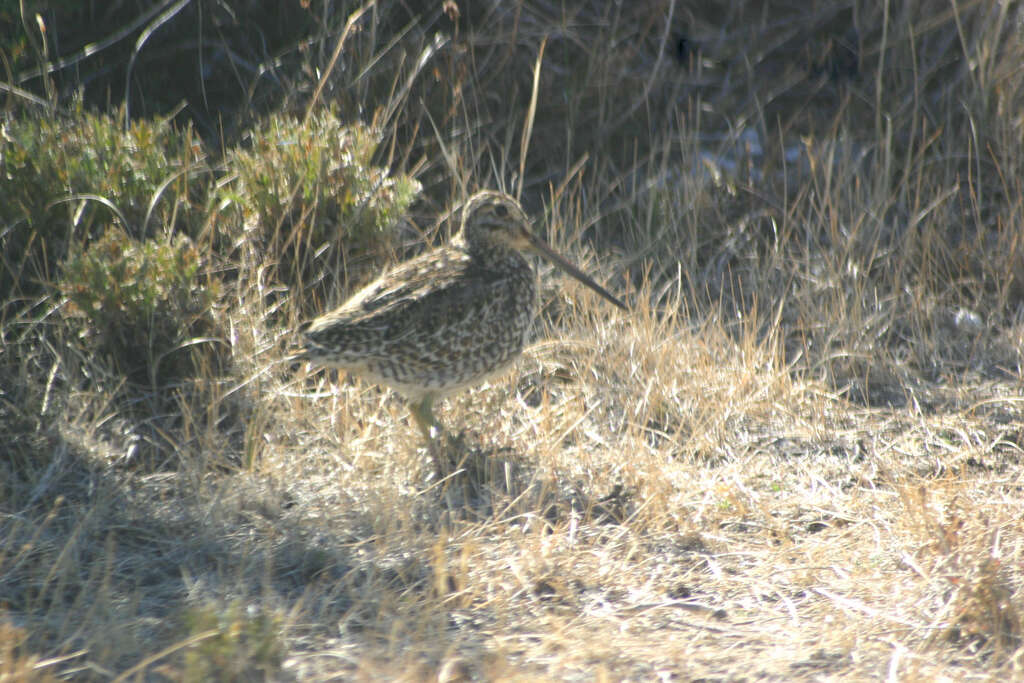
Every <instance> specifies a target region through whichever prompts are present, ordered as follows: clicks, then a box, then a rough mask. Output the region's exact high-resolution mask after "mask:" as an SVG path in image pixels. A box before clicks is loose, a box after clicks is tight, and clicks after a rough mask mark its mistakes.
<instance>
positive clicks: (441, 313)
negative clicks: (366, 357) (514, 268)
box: [303, 249, 493, 343]
mask: <svg viewBox="0 0 1024 683" xmlns="http://www.w3.org/2000/svg"><path fill="white" fill-rule="evenodd" d="M492 279H493V274H492V273H490V272H489V271H486V270H481V269H479V268H474V267H473V266H472V264H471V260H470V258H469V256H468V255H467V254H466V253H465V252H463V251H461V250H456V249H442V250H438V251H435V252H430V253H428V254H424V255H423V256H420V257H418V258H414V259H412V260H411V261H407V262H405V263H401V264H399V265H397V266H396V267H395V268H393V269H391V270H389V271H388V272H387V273H385V274H384V275H382V276H381V277H380V278H378V279H377V280H375V281H374V282H372V283H370V284H369V285H367V286H366V287H364V288H363V289H362V290H360V291H359V292H357V293H356V294H355V295H354V296H353V297H352V298H351V299H349V300H348V301H346V302H345V303H344V304H343V305H342V306H340V307H339V308H337V309H335V310H333V311H330V312H329V313H325V314H324V315H322V316H320V317H319V318H317V319H316V320H314V321H312V322H311V323H310V324H309V325H308V327H306V328H305V329H304V330H303V332H304V333H305V334H306V336H307V338H308V339H309V340H310V341H312V342H313V343H317V342H318V340H319V337H321V335H323V334H327V335H328V336H334V335H336V334H337V331H338V330H339V328H347V329H349V330H351V331H352V332H355V331H356V330H360V331H362V332H366V333H374V334H376V335H380V336H381V338H382V339H386V340H388V341H397V340H400V339H401V338H402V337H403V336H404V335H406V334H408V333H410V332H411V331H413V330H415V331H416V332H417V333H418V334H424V333H429V330H430V329H432V328H434V327H435V326H437V327H441V326H443V325H446V324H448V323H450V322H451V321H452V320H453V318H462V317H465V315H466V314H467V311H468V309H469V306H470V304H471V303H472V302H473V301H474V299H477V298H479V297H481V296H486V295H487V294H486V289H487V283H488V282H489V281H490V280H492Z"/></svg>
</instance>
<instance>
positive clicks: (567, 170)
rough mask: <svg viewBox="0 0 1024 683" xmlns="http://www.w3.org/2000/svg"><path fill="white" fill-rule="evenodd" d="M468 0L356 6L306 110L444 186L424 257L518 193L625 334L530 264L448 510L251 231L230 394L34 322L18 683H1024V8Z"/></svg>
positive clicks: (28, 359)
mask: <svg viewBox="0 0 1024 683" xmlns="http://www.w3.org/2000/svg"><path fill="white" fill-rule="evenodd" d="M328 4H330V3H328ZM467 4H468V3H459V6H460V9H461V10H462V12H463V16H462V17H461V18H460V19H459V23H458V29H457V30H456V28H455V25H454V24H453V23H452V22H451V20H450V19H449V18H448V17H447V16H445V15H444V14H442V13H441V11H440V9H438V7H436V6H435V5H439V3H427V5H428V6H425V7H424V8H423V14H422V15H420V16H419V19H418V23H412V24H410V23H409V22H408V17H403V16H401V15H400V14H398V12H399V11H398V10H394V13H393V14H389V13H388V12H386V11H385V10H383V9H377V8H374V9H371V10H370V11H369V12H368V13H367V14H366V15H365V16H364V18H363V19H362V22H363V23H362V24H360V26H361V30H359V31H356V32H354V33H353V34H352V35H351V36H350V40H351V41H352V42H351V43H350V44H349V45H347V52H345V54H347V55H348V57H347V59H351V60H352V61H353V62H354V63H353V64H349V65H348V67H347V68H346V70H345V73H344V74H340V73H339V74H334V75H333V78H335V79H337V80H336V81H335V80H329V81H328V82H327V83H328V85H327V88H326V89H325V90H324V95H323V96H322V97H323V98H325V99H326V98H329V97H330V98H332V101H335V99H336V101H337V102H340V103H341V105H340V106H341V108H342V113H344V111H345V107H348V106H350V105H352V106H354V103H350V102H349V101H348V100H354V101H355V102H356V103H358V104H359V106H361V107H362V111H364V112H370V113H372V112H376V114H375V115H373V118H375V119H376V121H375V122H376V124H377V130H379V131H380V133H381V135H383V140H384V144H383V145H382V146H381V148H380V151H379V154H378V156H381V157H385V158H383V159H381V161H380V163H382V164H384V165H388V166H391V167H392V168H393V169H395V170H396V171H401V172H410V173H412V174H414V175H415V176H416V177H417V179H419V180H420V181H421V182H422V183H423V186H424V188H425V196H424V201H422V202H421V203H420V204H419V205H417V206H416V207H415V208H414V210H413V212H412V214H411V219H410V223H409V225H408V226H406V228H407V229H406V230H405V232H403V233H402V235H403V236H404V237H406V238H408V242H409V243H412V244H418V243H420V242H421V240H420V237H419V235H418V234H416V233H415V232H414V231H411V230H409V229H408V228H409V227H410V226H411V227H417V226H418V230H419V232H420V233H422V234H425V235H426V236H427V238H428V239H435V238H436V239H443V235H444V233H445V232H446V230H447V229H448V226H447V225H446V224H445V223H444V222H443V221H439V220H436V216H437V215H438V214H439V212H440V211H441V210H442V209H443V207H445V206H449V205H451V204H452V203H453V202H454V201H455V199H456V198H457V197H459V196H460V194H461V189H460V188H461V187H462V186H463V185H465V186H467V187H470V188H472V187H476V186H496V185H505V186H508V187H512V188H513V189H516V190H521V191H522V194H523V201H524V203H525V204H526V205H527V206H528V207H529V208H530V209H531V211H532V212H533V213H534V214H535V215H537V216H538V217H542V219H543V220H542V221H540V222H539V225H540V226H542V230H544V231H545V232H546V234H547V236H548V237H549V238H550V240H551V241H552V243H554V244H555V245H556V247H557V248H558V249H559V250H560V251H562V252H563V253H567V254H569V255H571V256H572V258H573V259H574V260H576V261H578V262H580V263H582V264H583V266H584V269H585V270H587V271H588V272H590V273H593V274H595V276H596V279H598V280H599V281H602V282H604V283H607V284H608V286H609V289H611V290H613V291H616V292H617V293H619V294H621V295H622V296H623V297H624V298H628V300H629V301H630V302H631V303H632V310H631V311H629V312H628V313H624V312H621V311H617V310H615V309H613V308H612V307H610V306H607V305H605V304H604V303H603V302H602V301H601V300H600V299H598V298H597V297H596V296H594V295H593V294H592V293H591V292H589V290H587V289H585V288H583V287H581V286H578V285H576V284H575V283H574V282H571V281H567V280H565V279H563V278H558V277H555V275H554V274H553V273H551V272H549V271H547V270H543V277H542V282H543V286H544V293H545V295H544V311H543V316H542V319H541V320H540V321H539V322H538V325H537V333H536V339H535V343H534V344H533V346H532V347H531V348H530V350H529V351H528V352H527V353H526V354H525V356H524V358H523V360H522V361H521V362H520V363H519V365H518V366H517V368H516V370H515V372H514V373H512V374H510V375H509V376H507V377H505V378H502V379H500V380H498V381H495V382H492V383H491V384H490V385H488V386H484V387H479V388H477V389H474V390H472V391H468V392H466V393H465V394H463V395H460V396H457V397H455V398H453V399H451V400H449V401H447V402H445V403H444V404H443V405H441V406H440V407H439V410H438V415H439V417H440V419H441V420H442V421H443V422H444V423H445V424H446V425H449V426H451V430H452V436H451V439H450V442H449V447H451V448H453V449H457V451H458V453H460V454H461V455H462V456H464V459H465V460H464V467H465V472H464V474H463V475H461V476H459V477H457V478H455V479H453V480H452V481H450V482H447V484H446V485H442V484H439V483H438V482H435V481H433V480H432V478H431V475H430V460H429V458H428V457H427V455H426V452H425V450H424V448H423V444H422V443H421V442H420V439H419V436H418V433H417V431H416V429H415V428H414V427H413V426H412V425H410V424H409V423H408V419H407V411H406V408H405V406H404V405H403V404H402V402H401V401H400V400H399V399H398V398H397V397H395V396H394V395H392V394H390V393H389V392H387V391H386V390H382V389H380V388H377V387H373V386H369V385H366V384H363V383H361V382H359V381H357V380H353V379H350V378H346V377H338V376H335V375H334V374H326V373H323V372H320V373H308V372H307V371H306V370H303V369H296V368H291V367H288V366H287V364H286V363H284V362H282V359H283V358H284V356H285V355H286V350H287V347H288V345H289V343H290V342H291V329H293V326H294V324H295V323H297V322H298V321H299V320H300V319H301V318H302V317H303V316H305V315H308V312H309V311H308V309H309V308H310V306H311V302H313V303H315V304H316V305H320V304H321V303H322V304H323V305H327V301H326V299H328V298H330V297H332V296H333V297H335V298H338V297H341V296H344V293H345V291H346V289H345V286H344V285H343V286H342V287H341V291H338V292H337V293H336V294H325V285H326V284H328V283H331V282H334V279H333V275H334V273H333V272H332V273H330V274H327V275H324V276H322V277H321V278H320V279H316V278H312V279H311V280H310V281H303V279H302V278H303V277H305V276H304V275H297V276H296V281H294V282H290V283H289V284H290V285H291V288H290V289H287V288H284V287H283V286H282V285H281V282H280V281H279V280H275V279H274V278H273V275H272V272H273V267H272V266H273V265H274V264H273V263H271V259H273V258H274V255H273V254H264V253H261V252H260V250H259V249H257V248H256V247H255V246H254V244H253V243H247V242H245V241H244V234H246V233H244V232H235V233H231V232H230V229H223V228H218V229H221V230H223V231H224V234H229V233H230V234H232V235H234V237H232V240H234V241H233V242H232V243H231V248H230V249H229V250H227V251H223V252H220V253H219V256H218V258H219V259H220V260H216V259H215V260H212V261H211V262H210V264H209V268H210V269H211V271H213V270H216V271H217V273H218V276H221V275H223V277H222V279H223V281H224V295H223V298H222V299H221V300H220V301H219V302H218V304H217V306H216V307H215V308H214V310H212V311H211V314H210V315H211V316H212V319H213V320H214V323H213V325H214V326H215V329H217V330H219V331H220V332H219V334H220V338H219V340H218V341H217V343H218V344H220V345H222V346H224V347H226V348H229V349H230V362H229V363H227V364H226V367H219V366H218V367H213V366H212V365H207V366H204V365H202V363H199V364H198V365H197V367H198V370H196V372H195V376H194V377H193V378H192V380H191V381H189V382H181V383H178V384H175V385H173V386H165V387H161V388H159V391H158V390H157V389H156V388H142V389H139V388H134V389H132V388H130V387H129V389H125V387H124V380H123V378H120V377H119V376H117V375H116V373H114V372H113V371H112V370H111V369H110V368H111V367H117V365H116V364H114V365H110V364H104V363H103V362H101V361H102V359H97V358H90V357H89V355H88V352H87V350H85V349H84V348H83V347H82V346H81V340H82V336H81V335H78V334H76V332H75V330H74V329H73V328H70V327H68V326H67V324H66V321H65V320H64V319H63V318H61V316H60V314H59V311H60V310H61V308H62V306H65V305H66V302H64V301H63V300H62V299H61V296H60V293H59V292H60V290H59V287H53V288H52V289H48V290H44V292H43V293H42V294H38V293H37V294H35V295H33V296H32V297H29V296H27V295H24V296H21V295H18V294H17V293H12V294H11V296H10V297H9V299H8V300H7V301H5V302H4V307H3V308H2V309H0V310H2V313H0V334H2V338H3V342H4V345H3V347H0V380H2V384H0V433H3V434H4V439H5V442H6V443H5V446H6V448H7V451H8V456H7V457H6V458H3V459H2V462H0V511H2V517H0V530H2V531H0V680H48V679H67V678H76V679H84V680H108V679H115V680H208V679H216V680H258V679H266V680H337V679H355V680H368V679H393V680H434V679H437V680H448V681H454V680H520V679H530V680H536V679H548V680H562V679H572V680H621V679H630V680H654V679H666V680H692V679H701V680H749V679H752V678H765V679H769V680H838V679H861V680H864V679H881V678H886V679H888V680H894V681H895V680H901V681H914V680H999V679H1002V680H1006V679H1019V678H1022V677H1024V457H1022V445H1024V382H1022V381H1024V369H1022V368H1024V366H1022V351H1021V349H1022V348H1024V319H1022V310H1024V308H1022V301H1024V299H1022V295H1024V287H1022V280H1021V278H1022V277H1024V241H1022V239H1021V234H1022V233H1021V231H1020V225H1021V219H1022V210H1024V188H1022V186H1021V180H1020V178H1021V177H1024V174H1022V172H1021V171H1022V169H1024V134H1022V126H1024V120H1022V119H1021V117H1020V114H1019V112H1020V111H1022V110H1024V72H1022V70H1021V67H1020V64H1022V63H1024V43H1022V42H1021V39H1020V35H1019V30H1018V29H1019V26H1020V22H1021V21H1022V20H1024V17H1022V16H1021V15H1020V10H1019V8H1016V7H1015V6H1011V5H999V4H996V3H985V2H968V3H958V4H948V3H942V2H934V3H931V2H926V3H920V5H922V6H921V7H918V8H916V9H913V10H911V9H899V10H896V9H893V10H892V11H891V12H890V13H889V14H888V15H887V16H886V15H885V14H884V9H883V8H884V7H887V6H888V5H887V4H885V3H868V2H836V3H817V4H815V5H814V6H813V7H812V9H810V10H808V9H807V8H806V7H805V5H804V4H803V3H793V4H792V6H791V5H790V4H789V3H776V4H775V5H773V6H772V9H771V11H764V10H763V8H762V3H735V2H733V3H721V6H712V5H709V6H708V7H709V9H708V11H707V14H706V15H701V14H699V13H696V12H695V11H694V10H692V9H690V8H688V7H683V6H682V5H681V4H680V3H675V2H671V1H665V2H652V3H639V4H637V5H630V4H629V3H621V4H616V3H590V4H588V3H576V4H573V5H572V7H570V8H568V9H566V7H565V5H564V3H562V4H559V3H545V2H543V1H542V0H530V1H529V2H521V3H504V4H502V5H500V6H499V7H498V8H496V9H485V8H483V7H482V5H483V3H481V4H480V5H476V4H474V6H473V7H472V8H470V7H468V6H466V5H467ZM895 4H896V3H893V5H895ZM605 5H607V6H608V7H605ZM331 6H332V7H333V5H331ZM335 9H337V8H335ZM713 10H717V14H716V11H713ZM616 12H618V13H619V14H616ZM669 15H671V16H672V17H673V19H672V23H671V24H668V25H666V23H665V18H666V17H667V16H669ZM323 16H328V14H327V13H326V12H325V13H324V15H323ZM343 23H344V22H343V21H341V23H340V24H339V32H340V25H343ZM483 26H486V27H487V30H486V31H484V30H482V29H481V27H483ZM403 27H404V28H407V29H408V30H404V29H403ZM409 27H411V28H409ZM474 27H475V28H474ZM854 27H855V28H856V30H854ZM400 29H403V30H400ZM442 29H444V30H448V31H449V32H450V34H451V35H452V36H453V38H452V41H451V43H450V44H446V45H443V46H439V47H437V50H436V52H430V53H429V54H427V53H424V52H422V50H423V49H424V47H425V46H427V45H430V44H431V40H432V38H431V36H432V33H433V31H434V30H442ZM339 32H335V33H331V34H330V36H331V37H330V38H326V39H324V42H323V43H317V49H319V50H320V53H321V54H320V57H319V58H318V57H317V56H316V50H313V49H311V50H310V52H309V56H308V59H311V60H315V59H321V60H322V61H321V62H318V63H317V66H318V67H319V68H321V69H326V64H327V61H328V56H329V54H330V53H331V51H332V50H333V47H334V42H333V40H336V39H337V35H339ZM684 33H685V35H686V37H687V40H686V42H685V45H684V44H683V43H681V42H680V38H681V37H682V36H683V35H684ZM545 37H547V43H546V47H545V56H544V61H543V62H542V65H541V70H540V73H541V75H542V76H541V80H540V82H539V103H538V107H537V115H536V120H535V122H534V134H533V137H532V142H531V143H530V146H529V149H528V154H527V162H526V163H525V164H524V166H523V175H522V176H519V175H518V173H519V169H520V167H519V160H520V158H521V157H520V154H521V149H520V140H521V130H522V125H523V121H524V118H525V112H526V110H527V106H528V104H529V93H530V89H531V86H532V83H531V79H532V73H533V67H534V64H535V60H536V59H537V54H538V51H539V46H540V44H541V41H542V40H543V39H544V38H545ZM399 48H401V49H399ZM403 51H404V52H403ZM304 54H305V53H304ZM402 54H404V55H405V57H404V58H403V57H402ZM424 54H427V57H426V61H425V62H423V63H416V62H415V60H413V59H412V58H411V57H410V55H424ZM423 64H426V65H427V66H425V67H424V66H423ZM360 65H361V66H362V67H365V68H357V67H358V66H360ZM309 73H318V72H314V71H313V70H309ZM292 77H293V78H299V76H297V75H296V74H292ZM307 78H309V79H310V81H309V83H304V84H303V86H302V87H296V88H295V92H294V93H291V94H290V95H291V96H293V97H295V98H296V99H301V96H302V93H308V92H310V91H311V90H312V88H313V86H314V85H315V82H314V81H313V80H312V77H311V76H308V74H307ZM346 79H349V80H346ZM332 91H333V94H332ZM257 166H258V163H257ZM257 170H258V169H257ZM227 175H228V176H230V174H227ZM520 177H521V178H522V180H521V181H519V182H513V180H514V179H515V178H520ZM223 182H224V183H227V182H230V180H227V181H223ZM310 196H314V197H315V196H316V193H310ZM308 201H309V203H308V204H304V205H302V207H303V208H302V210H301V211H296V217H293V218H294V222H293V223H288V225H287V226H286V228H285V229H286V230H294V231H296V232H294V233H288V232H280V231H279V232H275V233H274V238H275V239H279V240H280V243H281V244H285V245H295V244H301V240H300V239H297V238H296V235H298V234H299V232H298V231H300V230H302V229H303V222H304V221H307V222H308V221H314V220H317V215H318V211H319V210H320V209H321V208H322V207H321V206H320V205H318V204H317V203H316V200H315V199H314V200H308ZM207 208H208V209H209V210H210V212H211V213H210V216H211V218H209V219H208V221H207V226H208V227H209V226H210V225H213V224H214V223H215V222H216V220H217V219H218V217H220V218H221V219H223V220H227V218H226V217H227V216H229V215H230V213H231V212H230V210H224V205H223V204H222V205H219V206H217V207H216V208H215V209H214V208H210V207H207ZM293 208H294V207H293ZM282 225H285V224H284V223H283V222H282V224H281V225H277V226H274V230H280V229H282V228H281V226H282ZM235 227H236V228H237V226H235ZM322 228H323V226H322V225H319V226H318V229H322ZM232 229H234V228H232ZM204 234H206V233H202V234H200V236H199V237H198V238H197V241H198V242H199V243H200V244H206V245H207V246H208V247H209V248H210V249H214V248H215V240H214V238H212V237H209V236H208V235H207V239H208V241H207V242H203V239H204V237H203V235H204ZM239 235H241V236H239ZM435 236H436V237H435ZM400 253H405V252H404V251H400ZM293 257H294V258H297V259H301V257H302V254H301V253H300V252H295V253H291V252H290V253H289V258H293ZM229 258H230V259H233V260H231V261H228V259H229ZM310 259H311V260H310V261H308V262H305V263H301V264H300V266H301V267H295V268H294V269H292V270H291V271H289V272H294V273H309V272H314V271H316V269H317V267H319V268H321V269H324V268H325V264H324V263H323V262H317V261H316V260H315V258H314V257H310ZM4 263H8V264H9V263H10V262H9V261H7V260H5V261H4ZM330 265H331V266H334V265H336V264H335V263H331V264H330ZM344 265H345V267H346V268H349V267H353V264H350V263H346V264H344ZM355 265H358V266H359V267H358V268H353V269H352V270H351V271H348V270H346V273H348V272H351V273H353V274H354V275H353V279H354V280H358V279H359V278H361V277H363V274H365V273H366V272H367V271H369V270H372V268H371V267H370V266H369V264H368V263H366V262H362V263H359V264H355ZM28 267H29V266H25V268H28ZM44 279H45V278H44ZM320 299H325V301H323V302H321V301H320ZM203 343H206V342H197V346H201V345H202V344H203ZM196 354H197V355H196V356H195V358H196V359H201V358H202V354H201V353H199V350H198V349H197V350H196ZM197 362H198V361H197ZM104 373H106V374H104ZM147 392H148V393H147ZM147 411H148V412H147Z"/></svg>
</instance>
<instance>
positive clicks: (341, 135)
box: [229, 111, 420, 283]
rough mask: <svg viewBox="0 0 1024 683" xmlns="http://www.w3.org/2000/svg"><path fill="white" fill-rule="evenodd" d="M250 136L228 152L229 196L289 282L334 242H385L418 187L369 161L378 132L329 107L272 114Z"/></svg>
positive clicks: (354, 246)
mask: <svg viewBox="0 0 1024 683" xmlns="http://www.w3.org/2000/svg"><path fill="white" fill-rule="evenodd" d="M248 141H249V142H250V145H249V147H248V148H245V149H238V150H235V151H233V152H232V153H231V154H230V155H229V157H230V165H231V167H232V170H234V171H235V172H236V173H237V174H238V183H237V185H236V186H235V188H234V189H233V190H232V192H233V193H234V194H233V197H234V199H235V200H236V201H237V203H238V205H239V206H240V207H241V208H242V211H243V213H244V223H245V225H246V226H248V227H249V228H250V229H251V230H250V233H249V234H250V235H255V236H256V237H257V239H258V240H259V243H260V247H261V249H262V251H263V253H266V254H272V255H274V257H275V258H277V259H278V264H279V268H278V273H279V276H280V277H281V278H282V279H284V280H285V281H286V282H291V283H293V282H296V281H301V279H302V278H304V277H308V276H310V275H311V274H313V273H314V272H315V271H316V270H317V269H318V268H320V267H322V266H320V265H318V263H317V261H316V259H317V258H318V257H319V258H320V259H321V260H322V259H323V258H325V255H326V254H327V253H329V252H330V250H331V248H332V247H333V246H334V245H336V244H337V245H343V246H344V249H345V251H346V252H349V253H350V252H353V251H358V250H361V249H366V248H368V247H371V246H374V245H376V244H377V243H378V242H379V241H381V240H383V239H386V238H387V237H388V230H389V229H390V228H391V227H392V226H393V225H395V223H396V222H397V220H398V219H399V218H400V217H401V216H402V214H403V213H404V212H405V210H406V209H407V208H408V207H409V204H410V203H412V201H413V199H414V198H415V197H416V195H417V194H418V192H419V190H420V187H419V183H417V182H416V181H415V180H413V179H412V178H409V177H407V176H404V175H389V173H388V171H387V169H384V168H380V167H376V166H373V165H372V158H373V154H374V152H375V150H376V148H377V145H378V144H379V143H380V137H379V135H378V134H377V133H376V132H375V131H373V130H371V129H370V128H368V127H366V126H364V125H362V124H353V125H346V124H343V123H342V122H340V121H339V120H338V119H337V118H336V117H335V116H334V115H333V114H331V113H330V112H326V111H324V112H320V113H319V114H317V115H316V116H313V117H311V118H310V120H309V121H308V122H305V123H303V122H300V121H297V120H295V119H294V118H292V117H289V116H285V115H274V116H272V117H271V118H270V119H269V120H267V121H266V122H265V123H264V124H263V125H262V126H260V127H258V128H255V129H254V130H252V131H250V133H249V135H248ZM325 245H327V247H328V248H327V249H325V248H324V247H325Z"/></svg>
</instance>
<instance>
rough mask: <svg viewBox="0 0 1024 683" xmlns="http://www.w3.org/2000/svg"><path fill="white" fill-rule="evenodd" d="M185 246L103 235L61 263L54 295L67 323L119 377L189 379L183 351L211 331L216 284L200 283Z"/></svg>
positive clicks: (190, 360)
mask: <svg viewBox="0 0 1024 683" xmlns="http://www.w3.org/2000/svg"><path fill="white" fill-rule="evenodd" d="M201 266H202V258H201V256H200V253H199V251H198V250H197V249H196V247H195V246H194V245H193V244H192V241H191V240H190V239H189V238H188V237H187V236H185V235H177V236H175V237H174V238H172V239H166V240H162V241H157V240H144V241H139V240H136V239H134V238H132V237H130V236H129V235H128V234H127V233H125V232H124V231H123V230H121V229H120V228H117V227H110V228H108V229H107V231H106V232H105V233H104V234H103V235H102V237H100V239H98V240H96V241H94V242H92V244H90V245H89V246H88V247H87V248H84V249H73V250H72V253H71V254H70V256H69V258H68V259H67V260H66V261H65V262H64V264H63V269H62V274H61V279H60V289H61V292H62V293H63V294H64V295H65V296H66V297H67V299H68V306H67V307H66V309H65V310H66V311H67V314H68V317H70V318H76V319H78V320H81V321H82V327H81V336H82V337H83V338H84V339H85V341H86V347H87V348H88V349H90V350H91V351H93V352H96V353H99V354H100V355H101V357H102V358H105V359H106V361H107V364H108V365H109V366H110V368H111V369H112V370H114V371H115V372H116V373H117V374H119V375H124V376H127V377H128V378H129V379H131V380H133V381H135V382H138V383H145V384H148V385H150V386H162V385H165V384H167V383H168V382H171V381H175V380H178V379H181V378H183V377H187V376H190V375H191V374H192V373H193V372H194V371H195V367H194V366H195V355H194V354H195V353H197V352H198V351H199V349H200V348H202V346H207V347H208V346H209V344H205V345H192V344H188V342H189V341H191V340H194V339H196V338H198V337H204V336H207V335H210V334H211V333H212V331H213V320H212V306H213V304H214V302H215V301H216V299H217V296H218V293H219V283H218V282H217V281H216V280H213V279H206V278H205V277H204V274H203V272H202V270H201Z"/></svg>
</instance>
